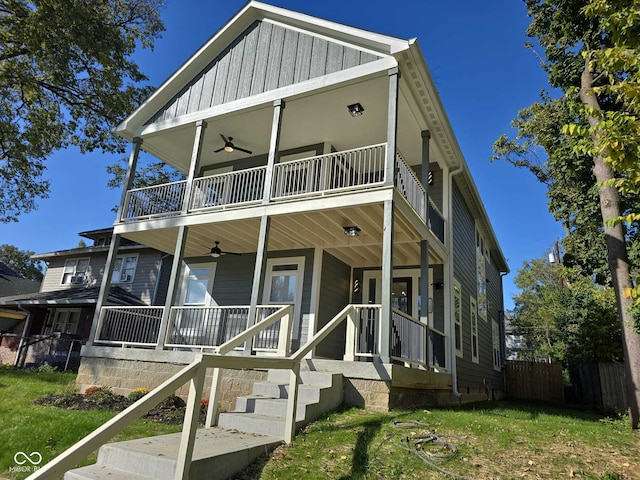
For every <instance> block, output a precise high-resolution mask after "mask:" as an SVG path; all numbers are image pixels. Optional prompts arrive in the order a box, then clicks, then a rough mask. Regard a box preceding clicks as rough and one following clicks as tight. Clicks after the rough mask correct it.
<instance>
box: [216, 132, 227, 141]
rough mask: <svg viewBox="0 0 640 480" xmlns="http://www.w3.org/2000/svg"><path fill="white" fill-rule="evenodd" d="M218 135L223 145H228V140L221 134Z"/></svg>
mask: <svg viewBox="0 0 640 480" xmlns="http://www.w3.org/2000/svg"><path fill="white" fill-rule="evenodd" d="M218 135H220V138H222V141H223V142H224V143H229V140H227V137H225V136H224V135H223V134H221V133H219V134H218Z"/></svg>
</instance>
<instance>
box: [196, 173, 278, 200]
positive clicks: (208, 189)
mask: <svg viewBox="0 0 640 480" xmlns="http://www.w3.org/2000/svg"><path fill="white" fill-rule="evenodd" d="M266 172H267V167H256V168H248V169H246V170H238V171H235V172H229V173H223V174H221V175H213V176H210V177H202V178H196V179H195V180H194V181H193V197H192V201H191V209H192V210H198V209H202V208H209V207H225V206H227V205H239V204H245V203H251V202H258V201H260V200H262V195H263V191H264V178H265V174H266Z"/></svg>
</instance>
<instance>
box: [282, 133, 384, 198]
mask: <svg viewBox="0 0 640 480" xmlns="http://www.w3.org/2000/svg"><path fill="white" fill-rule="evenodd" d="M386 148H387V145H386V144H385V143H381V144H378V145H372V146H369V147H364V148H357V149H353V150H344V151H341V152H336V153H330V154H327V155H319V156H317V157H311V158H304V159H302V160H295V161H291V162H284V163H279V164H277V165H275V166H274V170H273V189H272V194H271V198H272V199H279V198H286V197H294V196H301V195H318V194H324V193H327V192H337V191H342V190H349V189H361V188H365V187H366V188H368V187H374V186H376V185H382V182H383V180H384V164H385V152H386Z"/></svg>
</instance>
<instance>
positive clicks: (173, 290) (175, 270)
mask: <svg viewBox="0 0 640 480" xmlns="http://www.w3.org/2000/svg"><path fill="white" fill-rule="evenodd" d="M188 231H189V227H184V226H182V227H178V238H177V239H176V248H175V251H174V253H173V264H172V265H171V276H170V277H169V286H168V288H167V299H166V301H165V303H164V310H163V311H162V320H161V321H160V330H159V332H158V343H157V344H156V350H162V349H163V348H164V342H165V339H166V337H167V328H168V326H169V317H170V315H171V307H172V306H173V305H174V304H175V301H176V297H177V296H178V288H179V286H180V267H181V266H182V258H183V257H184V247H185V245H186V243H187V233H188Z"/></svg>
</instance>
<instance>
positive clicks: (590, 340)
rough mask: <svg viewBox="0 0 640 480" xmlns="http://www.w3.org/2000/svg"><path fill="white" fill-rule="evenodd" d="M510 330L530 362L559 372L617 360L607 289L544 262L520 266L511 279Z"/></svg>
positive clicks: (616, 338) (616, 339)
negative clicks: (546, 361)
mask: <svg viewBox="0 0 640 480" xmlns="http://www.w3.org/2000/svg"><path fill="white" fill-rule="evenodd" d="M515 284H516V286H517V287H518V288H519V289H520V293H519V294H518V295H516V296H514V302H515V309H514V312H513V320H512V326H514V327H515V329H516V331H518V332H519V333H521V334H522V336H523V337H524V338H525V339H526V341H527V345H528V346H529V347H530V349H532V350H533V353H534V356H536V357H537V356H544V357H550V358H551V359H552V360H553V361H554V362H559V363H562V364H563V365H564V366H565V367H569V366H572V365H576V364H581V363H585V362H587V363H588V362H598V361H611V359H612V358H615V359H621V358H622V355H623V352H622V340H621V331H620V325H619V323H618V319H617V314H616V305H615V295H614V292H613V289H612V288H611V287H607V286H600V285H598V284H596V283H594V282H593V281H592V280H591V279H590V278H589V277H587V276H585V275H584V274H583V273H582V272H581V271H579V269H576V268H570V267H565V266H562V265H559V264H558V263H555V264H551V263H549V262H548V261H547V260H546V259H545V258H543V259H535V260H531V261H528V262H524V264H523V266H522V268H521V269H520V270H519V271H518V274H517V275H516V278H515Z"/></svg>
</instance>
